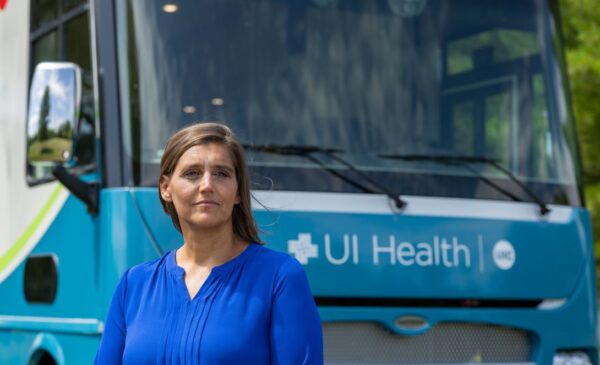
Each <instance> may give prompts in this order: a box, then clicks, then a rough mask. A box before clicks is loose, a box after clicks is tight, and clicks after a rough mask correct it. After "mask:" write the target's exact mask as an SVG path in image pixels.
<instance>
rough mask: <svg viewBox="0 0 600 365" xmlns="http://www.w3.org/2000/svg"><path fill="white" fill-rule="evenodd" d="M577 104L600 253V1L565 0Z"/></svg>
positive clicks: (565, 26) (565, 24)
mask: <svg viewBox="0 0 600 365" xmlns="http://www.w3.org/2000/svg"><path fill="white" fill-rule="evenodd" d="M561 13H562V14H561V16H562V23H563V32H564V39H565V46H566V54H567V63H568V72H569V76H570V79H571V93H572V97H573V107H574V111H575V117H576V119H577V127H578V135H579V140H580V141H581V154H582V158H583V166H584V179H585V180H584V181H585V184H586V188H585V194H586V199H587V203H588V207H589V209H590V211H591V214H592V224H593V230H594V238H595V239H596V255H597V257H599V256H600V255H599V254H600V143H599V140H600V1H597V0H566V1H561Z"/></svg>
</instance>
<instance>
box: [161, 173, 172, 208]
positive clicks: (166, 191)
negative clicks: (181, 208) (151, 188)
mask: <svg viewBox="0 0 600 365" xmlns="http://www.w3.org/2000/svg"><path fill="white" fill-rule="evenodd" d="M158 184H159V185H158V186H159V187H160V197H161V198H162V200H164V201H166V202H169V203H171V202H173V199H172V197H171V189H170V186H169V177H168V176H166V175H162V176H161V177H160V182H159V183H158Z"/></svg>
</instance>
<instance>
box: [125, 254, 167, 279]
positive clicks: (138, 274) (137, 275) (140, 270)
mask: <svg viewBox="0 0 600 365" xmlns="http://www.w3.org/2000/svg"><path fill="white" fill-rule="evenodd" d="M171 254H172V251H169V252H167V253H165V254H164V255H163V256H161V257H158V258H156V259H154V260H151V261H147V262H143V263H140V264H137V265H134V266H132V267H131V268H129V269H128V270H127V271H125V273H124V274H123V276H122V278H121V280H126V281H127V284H128V286H130V285H135V284H138V283H143V282H146V281H147V280H148V279H149V278H150V277H151V276H153V275H155V273H156V272H157V271H160V270H167V266H168V265H167V262H168V258H169V256H170V255H171Z"/></svg>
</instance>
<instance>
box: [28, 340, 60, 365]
mask: <svg viewBox="0 0 600 365" xmlns="http://www.w3.org/2000/svg"><path fill="white" fill-rule="evenodd" d="M29 353H30V355H29V362H28V364H29V365H63V364H64V363H65V360H64V354H63V350H62V347H61V346H60V343H59V342H58V340H57V339H56V337H54V336H53V335H51V334H48V333H39V334H38V335H37V336H36V337H35V339H34V340H33V343H32V344H31V348H30V350H29Z"/></svg>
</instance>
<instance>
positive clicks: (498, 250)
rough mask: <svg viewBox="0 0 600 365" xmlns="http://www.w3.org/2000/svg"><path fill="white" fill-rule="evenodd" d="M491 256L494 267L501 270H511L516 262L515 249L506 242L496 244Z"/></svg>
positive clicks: (501, 241)
mask: <svg viewBox="0 0 600 365" xmlns="http://www.w3.org/2000/svg"><path fill="white" fill-rule="evenodd" d="M492 256H493V257H494V262H495V263H496V266H498V268H500V269H502V270H508V269H510V268H512V267H513V266H514V264H515V261H516V260H517V254H516V252H515V248H514V247H513V245H512V244H511V243H510V242H508V241H506V240H500V241H498V242H496V244H495V245H494V249H493V251H492Z"/></svg>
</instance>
